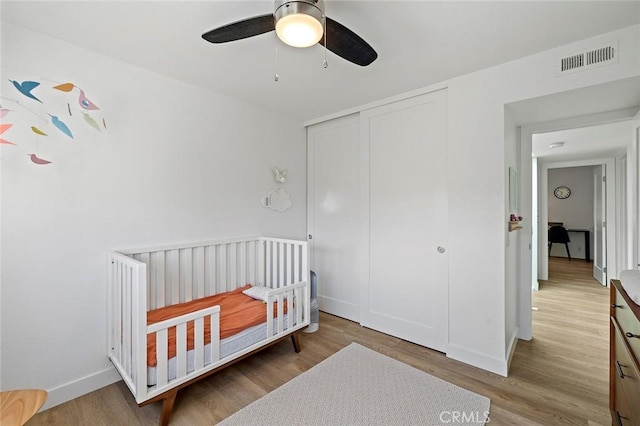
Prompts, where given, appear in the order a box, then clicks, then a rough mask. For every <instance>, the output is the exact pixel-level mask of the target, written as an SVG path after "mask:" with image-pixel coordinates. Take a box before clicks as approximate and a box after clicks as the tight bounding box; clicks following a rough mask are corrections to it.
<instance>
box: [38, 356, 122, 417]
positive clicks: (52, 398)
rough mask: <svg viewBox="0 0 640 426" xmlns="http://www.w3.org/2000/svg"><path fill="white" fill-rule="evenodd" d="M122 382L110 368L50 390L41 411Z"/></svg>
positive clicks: (114, 370) (113, 369)
mask: <svg viewBox="0 0 640 426" xmlns="http://www.w3.org/2000/svg"><path fill="white" fill-rule="evenodd" d="M120 380H122V378H121V377H120V375H119V374H118V372H117V371H116V369H115V368H114V367H109V368H106V369H104V370H101V371H98V372H97V373H93V374H89V375H87V376H84V377H81V378H79V379H77V380H74V381H72V382H69V383H65V384H64V385H60V386H58V387H55V388H53V389H49V390H48V391H47V392H48V393H49V395H48V397H47V402H45V404H44V405H43V406H42V408H41V409H40V411H44V410H48V409H49V408H52V407H55V406H56V405H60V404H64V403H65V402H67V401H71V400H72V399H75V398H79V397H81V396H82V395H86V394H88V393H89V392H93V391H95V390H97V389H100V388H103V387H105V386H108V385H110V384H112V383H115V382H118V381H120Z"/></svg>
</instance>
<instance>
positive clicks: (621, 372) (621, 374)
mask: <svg viewBox="0 0 640 426" xmlns="http://www.w3.org/2000/svg"><path fill="white" fill-rule="evenodd" d="M616 368H617V369H618V376H620V378H621V379H624V378H625V377H629V376H627V375H626V374H624V371H622V364H620V361H617V360H616Z"/></svg>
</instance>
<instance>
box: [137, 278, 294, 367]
mask: <svg viewBox="0 0 640 426" xmlns="http://www.w3.org/2000/svg"><path fill="white" fill-rule="evenodd" d="M250 287H251V285H250V284H247V285H246V286H244V287H242V288H238V289H235V290H232V291H229V292H226V293H222V294H216V295H214V296H209V297H204V298H202V299H196V300H192V301H191V302H185V303H180V304H178V305H172V306H165V307H164V308H160V309H155V310H153V311H149V312H147V325H150V324H155V323H157V322H160V321H163V320H166V319H169V318H174V317H177V316H180V315H184V314H188V313H190V312H195V311H198V310H200V309H204V308H208V307H210V306H216V305H218V306H220V339H224V338H225V337H229V336H233V335H234V334H237V333H239V332H241V331H242V330H244V329H246V328H249V327H253V326H254V325H258V324H261V323H263V322H265V321H266V318H267V305H266V303H264V302H262V301H260V300H255V299H253V298H251V297H249V296H247V295H245V294H243V293H242V291H243V290H245V289H247V288H250ZM284 308H285V309H284V312H285V313H286V312H287V309H286V304H285V307H284ZM276 312H277V308H276V307H275V306H274V313H273V315H274V317H275V316H276ZM210 322H211V320H210V317H209V316H206V317H205V326H204V333H205V335H204V344H205V345H206V344H208V343H211V326H210ZM193 328H194V323H193V321H190V322H188V323H187V350H191V349H193V348H194V347H195V339H194V336H193V334H194V333H193ZM168 335H169V342H168V350H169V358H173V357H174V356H176V328H175V327H171V328H170V329H169V333H168ZM147 365H149V366H151V367H155V366H156V365H157V359H156V334H155V333H151V334H148V335H147Z"/></svg>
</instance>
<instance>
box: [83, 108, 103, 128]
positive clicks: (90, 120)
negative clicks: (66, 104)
mask: <svg viewBox="0 0 640 426" xmlns="http://www.w3.org/2000/svg"><path fill="white" fill-rule="evenodd" d="M82 114H83V115H84V121H86V122H87V123H89V125H90V126H91V127H93V128H94V129H96V130H97V131H99V132H100V131H101V130H100V125H99V124H98V122H97V121H96V120H94V119H93V118H92V117H91V116H90V115H89V114H87V113H86V112H84V111H83V112H82Z"/></svg>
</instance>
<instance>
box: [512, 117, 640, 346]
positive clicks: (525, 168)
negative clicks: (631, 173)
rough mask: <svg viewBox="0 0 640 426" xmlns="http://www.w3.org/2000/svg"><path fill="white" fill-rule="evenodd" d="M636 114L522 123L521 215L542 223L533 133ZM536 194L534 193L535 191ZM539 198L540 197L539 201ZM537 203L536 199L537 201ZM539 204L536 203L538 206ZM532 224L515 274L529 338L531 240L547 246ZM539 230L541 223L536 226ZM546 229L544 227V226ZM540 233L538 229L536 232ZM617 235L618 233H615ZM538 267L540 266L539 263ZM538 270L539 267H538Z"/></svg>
mask: <svg viewBox="0 0 640 426" xmlns="http://www.w3.org/2000/svg"><path fill="white" fill-rule="evenodd" d="M636 113H637V108H627V109H622V110H616V111H608V112H603V113H596V114H588V115H583V116H578V117H571V118H564V119H559V120H551V121H546V122H541V123H533V124H527V125H522V126H519V127H520V129H519V130H520V141H521V150H520V170H521V171H522V172H521V173H520V190H521V194H522V196H521V197H520V203H521V204H520V205H521V211H522V212H523V213H524V215H526V216H529V217H531V222H536V224H537V225H539V224H540V223H546V221H547V220H546V218H545V222H542V218H540V217H538V213H539V211H540V209H539V208H538V209H537V210H536V211H534V210H533V203H532V188H533V182H532V175H533V171H532V161H531V148H532V138H533V134H535V133H543V132H551V131H556V130H566V129H572V128H577V127H586V126H592V125H596V124H605V123H611V122H614V121H625V120H631V119H632V117H633V116H634V114H636ZM540 171H541V169H540V165H539V169H538V174H540ZM540 178H541V177H540V176H538V182H537V183H538V185H537V187H538V188H539V187H540V182H539V181H540V180H541V179H540ZM536 197H537V194H536ZM538 201H540V200H538ZM538 204H539V202H538ZM538 207H539V206H538ZM533 228H535V226H532V225H531V224H528V223H527V221H526V220H525V229H524V232H523V236H524V238H521V239H520V250H519V252H518V256H519V258H518V263H519V265H520V268H519V275H518V282H519V283H518V289H519V290H518V323H519V327H518V338H519V339H523V340H531V338H532V337H533V331H532V315H531V306H532V294H531V293H532V291H531V290H532V288H533V287H534V284H537V279H538V278H541V277H540V274H539V271H534V270H532V264H535V263H534V262H533V261H532V257H533V256H536V258H537V256H538V253H533V252H532V251H531V247H532V242H533V239H534V238H535V239H536V240H537V241H538V249H539V250H540V247H546V246H545V245H543V244H542V241H540V240H539V239H538V236H537V235H533V234H532V229H533ZM537 228H538V229H539V228H540V226H537ZM545 229H546V227H545ZM538 234H539V232H538ZM616 238H617V236H616ZM538 266H539V265H538ZM538 269H539V268H538Z"/></svg>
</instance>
